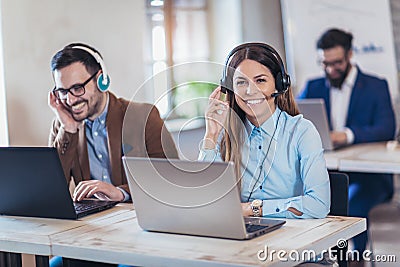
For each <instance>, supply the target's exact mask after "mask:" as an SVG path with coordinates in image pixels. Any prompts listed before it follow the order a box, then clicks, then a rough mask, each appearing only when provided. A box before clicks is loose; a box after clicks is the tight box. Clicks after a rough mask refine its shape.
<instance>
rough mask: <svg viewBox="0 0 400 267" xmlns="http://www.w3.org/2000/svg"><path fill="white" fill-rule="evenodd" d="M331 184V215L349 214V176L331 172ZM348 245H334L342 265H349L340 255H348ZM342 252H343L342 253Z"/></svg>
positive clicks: (344, 266)
mask: <svg viewBox="0 0 400 267" xmlns="http://www.w3.org/2000/svg"><path fill="white" fill-rule="evenodd" d="M329 181H330V184H331V211H330V213H329V215H335V216H347V215H348V214H349V176H348V175H347V174H345V173H340V172H329ZM347 248H348V246H347V245H346V246H345V247H343V248H339V247H337V246H335V247H333V249H334V250H336V251H337V253H335V255H336V256H337V257H338V259H339V260H338V263H339V266H340V267H347V261H346V259H340V258H339V255H346V253H347ZM340 253H341V254H340Z"/></svg>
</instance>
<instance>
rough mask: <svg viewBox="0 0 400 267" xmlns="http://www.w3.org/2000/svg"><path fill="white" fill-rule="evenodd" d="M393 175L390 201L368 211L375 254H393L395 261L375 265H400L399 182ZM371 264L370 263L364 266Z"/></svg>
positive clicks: (389, 266) (386, 266) (377, 266)
mask: <svg viewBox="0 0 400 267" xmlns="http://www.w3.org/2000/svg"><path fill="white" fill-rule="evenodd" d="M399 179H400V178H399V177H395V187H396V191H395V192H396V193H395V195H394V197H393V200H392V201H391V202H390V203H385V204H381V205H379V206H377V207H375V208H374V209H373V210H372V211H371V213H370V229H369V231H370V233H369V234H370V237H371V239H372V244H373V245H372V248H373V252H374V254H375V256H378V255H379V256H383V257H387V256H388V255H394V256H395V257H396V262H391V263H389V262H385V263H383V262H375V266H376V267H392V266H400V183H399ZM369 266H372V265H371V263H369V264H367V265H366V267H369Z"/></svg>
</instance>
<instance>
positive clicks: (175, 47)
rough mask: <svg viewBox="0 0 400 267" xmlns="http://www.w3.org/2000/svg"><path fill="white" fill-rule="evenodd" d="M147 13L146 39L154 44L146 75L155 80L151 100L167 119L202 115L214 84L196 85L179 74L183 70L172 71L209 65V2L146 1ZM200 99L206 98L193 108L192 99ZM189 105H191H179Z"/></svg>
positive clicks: (186, 0)
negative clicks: (192, 66) (199, 63)
mask: <svg viewBox="0 0 400 267" xmlns="http://www.w3.org/2000/svg"><path fill="white" fill-rule="evenodd" d="M146 10H147V16H146V18H147V27H148V29H147V32H148V33H151V34H148V37H147V41H148V43H149V44H151V45H150V46H149V47H150V49H151V51H148V53H147V54H148V55H149V56H148V59H147V60H146V62H147V63H148V64H147V72H148V73H149V74H150V75H151V76H152V77H153V79H152V82H153V88H154V92H153V94H152V97H153V99H154V101H155V104H156V106H157V108H158V109H159V110H160V113H161V115H162V116H163V117H166V116H167V117H168V118H174V117H193V116H196V115H202V114H203V113H204V110H205V107H204V100H205V98H206V97H208V95H209V94H210V92H211V91H212V89H214V88H215V87H216V84H215V81H213V82H210V81H204V82H202V81H197V80H196V77H193V76H194V75H190V74H189V75H188V74H187V73H185V71H178V69H179V70H181V69H183V67H174V68H170V67H172V66H177V65H179V64H185V63H186V64H187V63H189V64H191V63H190V62H199V61H202V62H205V61H209V59H210V44H209V43H210V41H209V25H208V14H207V0H146ZM187 66H188V67H189V68H191V66H190V65H187ZM166 70H168V71H166ZM192 71H193V70H192ZM169 89H172V90H169ZM198 97H204V98H203V100H200V102H201V103H198V101H195V103H196V104H195V105H193V102H192V101H191V100H190V99H194V98H198ZM188 101H189V102H191V104H190V105H181V104H180V103H184V102H186V103H188Z"/></svg>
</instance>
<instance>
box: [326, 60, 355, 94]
mask: <svg viewBox="0 0 400 267" xmlns="http://www.w3.org/2000/svg"><path fill="white" fill-rule="evenodd" d="M350 68H351V64H350V63H347V66H346V69H345V70H344V71H342V70H336V71H337V72H338V73H339V77H338V78H335V79H333V78H331V77H330V76H329V74H328V73H326V71H325V74H326V77H327V78H328V81H329V84H330V85H331V86H332V87H335V88H341V87H342V84H343V82H344V80H345V79H346V77H347V74H349V71H350Z"/></svg>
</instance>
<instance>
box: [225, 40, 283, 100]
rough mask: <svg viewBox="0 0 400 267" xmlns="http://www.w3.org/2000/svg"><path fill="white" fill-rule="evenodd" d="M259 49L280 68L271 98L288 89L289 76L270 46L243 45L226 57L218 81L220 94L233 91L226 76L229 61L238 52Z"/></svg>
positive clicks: (253, 43)
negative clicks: (275, 61)
mask: <svg viewBox="0 0 400 267" xmlns="http://www.w3.org/2000/svg"><path fill="white" fill-rule="evenodd" d="M254 46H257V47H261V48H264V49H265V50H266V51H267V53H268V54H271V55H272V56H273V57H274V58H275V59H276V60H277V61H278V64H279V66H280V69H281V70H280V72H278V74H277V75H276V78H275V88H276V90H277V92H276V93H273V94H271V97H277V96H278V95H281V94H284V93H285V92H286V91H287V90H288V89H289V87H290V76H289V75H288V74H287V73H286V71H285V65H284V64H283V61H282V59H281V57H280V56H279V54H278V52H277V51H276V50H275V49H274V48H273V47H272V46H270V45H268V44H266V43H255V42H252V43H244V44H241V45H238V46H236V47H235V48H234V49H233V50H232V51H231V52H230V53H229V54H228V56H227V58H226V61H225V66H224V72H223V73H222V78H221V81H220V84H221V92H222V93H224V94H226V93H227V92H228V91H231V92H232V90H233V88H232V81H228V79H227V76H228V73H227V72H228V64H229V61H230V59H231V58H232V57H233V56H234V55H235V54H236V53H237V52H238V51H240V50H242V49H245V48H249V47H254Z"/></svg>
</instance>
